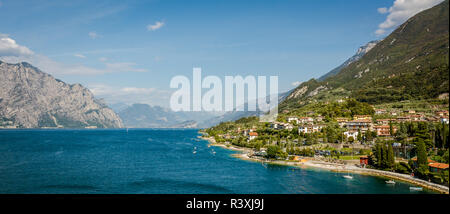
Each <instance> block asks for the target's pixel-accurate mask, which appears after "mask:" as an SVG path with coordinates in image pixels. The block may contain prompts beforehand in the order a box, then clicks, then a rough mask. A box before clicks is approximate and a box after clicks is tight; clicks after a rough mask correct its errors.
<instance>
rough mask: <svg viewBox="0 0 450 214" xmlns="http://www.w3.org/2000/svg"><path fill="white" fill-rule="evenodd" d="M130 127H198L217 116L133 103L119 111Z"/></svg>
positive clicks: (126, 124)
mask: <svg viewBox="0 0 450 214" xmlns="http://www.w3.org/2000/svg"><path fill="white" fill-rule="evenodd" d="M119 116H120V117H121V118H122V120H123V121H124V123H125V126H126V127H129V128H197V127H203V126H200V125H199V123H201V122H203V121H206V120H209V119H211V118H213V117H215V115H214V114H212V113H210V112H174V111H172V110H170V109H166V108H163V107H160V106H150V105H147V104H133V105H131V106H128V107H127V108H125V109H123V110H122V111H119Z"/></svg>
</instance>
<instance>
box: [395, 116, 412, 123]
mask: <svg viewBox="0 0 450 214" xmlns="http://www.w3.org/2000/svg"><path fill="white" fill-rule="evenodd" d="M396 121H397V122H398V123H402V122H407V121H411V119H410V118H409V117H397V120H396Z"/></svg>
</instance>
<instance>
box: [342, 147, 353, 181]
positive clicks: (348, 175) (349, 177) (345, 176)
mask: <svg viewBox="0 0 450 214" xmlns="http://www.w3.org/2000/svg"><path fill="white" fill-rule="evenodd" d="M352 160H353V151H352ZM343 177H344V178H346V179H353V176H352V175H350V171H347V175H344V176H343Z"/></svg>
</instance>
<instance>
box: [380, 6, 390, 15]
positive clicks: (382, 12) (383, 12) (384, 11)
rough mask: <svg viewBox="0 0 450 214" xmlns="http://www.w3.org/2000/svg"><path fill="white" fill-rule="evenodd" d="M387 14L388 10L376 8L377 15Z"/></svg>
mask: <svg viewBox="0 0 450 214" xmlns="http://www.w3.org/2000/svg"><path fill="white" fill-rule="evenodd" d="M387 12H388V9H387V8H385V7H380V8H378V13H381V14H385V13H387Z"/></svg>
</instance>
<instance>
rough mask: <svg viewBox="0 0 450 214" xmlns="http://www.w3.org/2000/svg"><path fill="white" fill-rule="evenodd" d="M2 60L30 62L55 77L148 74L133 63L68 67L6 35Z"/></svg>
mask: <svg viewBox="0 0 450 214" xmlns="http://www.w3.org/2000/svg"><path fill="white" fill-rule="evenodd" d="M73 55H74V56H75V57H79V58H86V56H85V55H83V54H73ZM0 59H1V60H2V61H5V62H9V63H19V62H28V63H31V64H32V65H34V66H36V67H38V68H39V69H41V70H42V71H44V72H46V73H49V74H53V75H64V74H71V75H97V74H105V73H118V72H147V71H148V70H146V69H143V68H137V67H136V63H132V62H109V63H106V62H105V61H106V58H105V61H102V62H103V63H102V66H103V68H91V67H87V66H84V65H80V64H75V65H68V64H64V63H60V62H56V61H54V60H52V59H51V58H49V57H47V56H44V55H40V54H35V53H33V51H31V50H30V49H28V48H27V47H25V46H21V45H18V44H17V43H16V41H14V40H13V39H11V38H10V37H9V36H8V35H6V34H0Z"/></svg>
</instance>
